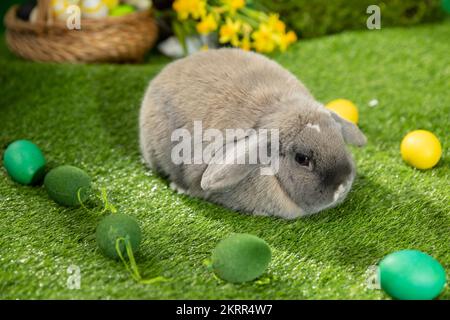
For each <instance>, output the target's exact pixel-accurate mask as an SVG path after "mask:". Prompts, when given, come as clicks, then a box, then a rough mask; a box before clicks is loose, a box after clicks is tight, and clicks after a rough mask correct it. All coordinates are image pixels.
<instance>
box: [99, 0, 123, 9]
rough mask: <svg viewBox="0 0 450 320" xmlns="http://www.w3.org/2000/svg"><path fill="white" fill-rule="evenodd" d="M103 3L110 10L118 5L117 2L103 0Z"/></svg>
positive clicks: (114, 0) (116, 0)
mask: <svg viewBox="0 0 450 320" xmlns="http://www.w3.org/2000/svg"><path fill="white" fill-rule="evenodd" d="M103 3H104V4H106V6H107V7H108V9H109V10H111V9H114V8H115V7H117V6H118V5H119V0H103Z"/></svg>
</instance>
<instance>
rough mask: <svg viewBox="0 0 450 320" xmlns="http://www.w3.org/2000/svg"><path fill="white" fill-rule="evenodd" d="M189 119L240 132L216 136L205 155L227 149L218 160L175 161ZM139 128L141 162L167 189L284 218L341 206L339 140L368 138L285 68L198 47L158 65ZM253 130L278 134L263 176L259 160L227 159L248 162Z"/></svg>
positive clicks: (343, 169) (346, 183) (346, 169)
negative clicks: (176, 134) (179, 137)
mask: <svg viewBox="0 0 450 320" xmlns="http://www.w3.org/2000/svg"><path fill="white" fill-rule="evenodd" d="M196 121H197V123H198V121H201V125H202V128H203V130H205V129H209V128H212V129H214V130H216V132H219V133H225V132H226V130H227V129H237V128H242V129H243V130H245V134H244V135H241V136H239V137H237V138H236V137H233V138H232V139H228V138H225V140H222V141H220V140H219V143H218V144H217V145H216V146H218V148H215V149H213V151H212V152H211V159H212V160H214V159H215V157H216V156H215V154H216V153H217V154H219V152H218V150H225V151H226V152H225V161H222V162H221V161H215V160H214V161H209V162H208V161H206V162H205V161H203V162H196V161H194V160H193V161H187V162H182V163H179V162H177V161H174V158H173V157H174V148H176V146H177V143H178V142H179V141H178V140H176V141H174V136H173V133H174V132H177V130H183V131H182V132H188V133H192V132H193V131H194V129H195V122H196ZM139 125H140V147H141V151H142V154H143V157H144V160H145V162H146V163H147V164H148V166H149V167H150V168H152V169H153V170H154V171H156V172H158V173H160V174H162V175H163V176H165V177H167V178H168V179H169V180H170V182H171V187H173V188H175V189H176V190H178V191H179V192H183V193H187V194H189V195H191V196H194V197H199V198H203V199H206V200H209V201H211V202H214V203H218V204H221V205H223V206H225V207H228V208H231V209H234V210H237V211H242V212H246V213H252V214H256V215H273V216H279V217H283V218H286V219H293V218H297V217H300V216H305V215H308V214H312V213H316V212H319V211H321V210H324V209H327V208H330V207H333V206H335V205H337V204H339V203H340V202H342V201H343V199H344V198H345V197H346V195H347V193H348V191H349V190H350V188H351V186H352V183H353V180H354V177H355V164H354V162H353V160H352V157H351V155H350V154H349V152H348V151H347V149H346V146H345V143H349V144H353V145H357V146H363V145H364V144H365V143H366V138H365V136H364V135H363V133H362V132H361V131H360V130H359V129H358V127H357V126H355V125H354V124H352V123H350V122H348V121H346V120H344V119H342V118H340V117H339V116H338V115H337V114H335V113H333V112H330V111H328V110H327V109H326V108H325V107H324V106H323V105H322V104H321V103H319V102H317V101H316V100H315V99H314V97H313V96H312V95H311V94H310V93H309V91H308V90H307V89H306V88H305V86H304V85H303V84H302V83H301V82H300V81H299V80H298V79H297V78H296V77H295V76H294V75H293V74H291V73H290V72H288V71H287V70H285V69H284V68H282V67H281V66H280V65H278V64H277V63H275V62H274V61H272V60H270V59H268V58H266V57H264V56H262V55H259V54H256V53H251V52H245V51H242V50H239V49H219V50H209V51H206V52H199V53H196V54H193V55H191V56H189V57H187V58H184V59H180V60H177V61H175V62H173V63H171V64H169V65H168V66H166V67H165V68H164V69H163V70H162V71H161V72H160V73H159V74H158V75H157V76H156V77H155V78H154V79H153V80H152V81H151V83H150V85H149V87H148V89H147V92H146V94H145V97H144V99H143V102H142V106H141V110H140V118H139ZM259 129H276V130H278V140H279V141H278V142H277V149H275V150H276V151H277V153H276V155H277V156H278V157H277V163H278V167H277V170H276V171H275V170H273V169H272V174H267V172H266V173H265V174H262V170H261V169H262V164H260V163H250V162H248V164H246V163H244V164H242V162H238V161H235V162H230V161H228V160H227V159H228V155H229V154H233V155H234V156H235V157H237V158H238V159H244V158H245V159H247V158H246V157H249V155H250V153H251V152H255V151H256V150H257V149H258V148H261V145H260V144H259V147H258V146H257V144H255V143H250V137H251V136H252V135H253V134H254V132H255V131H257V130H259ZM224 135H225V134H224ZM191 140H193V141H190V146H191V147H192V149H193V148H196V147H198V146H201V147H206V146H208V145H210V143H211V140H210V139H207V138H206V137H205V136H201V139H200V140H197V141H195V139H191ZM251 141H254V140H251ZM261 141H262V142H260V143H263V144H264V143H265V146H264V147H267V146H270V145H271V144H274V143H273V142H271V141H272V140H270V141H269V140H268V139H261ZM244 142H245V143H244ZM243 143H244V145H243ZM239 144H240V147H238V146H239ZM242 145H243V146H244V147H242ZM189 149H191V148H189ZM258 150H259V149H258ZM229 151H230V152H229ZM183 152H184V151H183ZM271 156H274V155H271ZM211 159H210V160H211ZM220 159H222V160H223V159H224V158H223V157H222V158H220ZM271 159H272V158H271Z"/></svg>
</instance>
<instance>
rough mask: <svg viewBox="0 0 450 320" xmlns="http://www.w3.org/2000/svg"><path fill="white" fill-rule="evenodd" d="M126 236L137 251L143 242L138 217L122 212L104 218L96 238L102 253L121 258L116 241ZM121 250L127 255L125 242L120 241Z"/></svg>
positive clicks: (123, 254) (99, 225)
mask: <svg viewBox="0 0 450 320" xmlns="http://www.w3.org/2000/svg"><path fill="white" fill-rule="evenodd" d="M118 238H124V239H125V240H128V241H129V243H130V244H131V249H132V250H133V253H135V252H136V251H137V250H138V248H139V244H140V243H141V229H140V228H139V224H138V223H137V221H136V219H134V218H132V217H130V216H128V215H126V214H122V213H113V214H110V215H108V216H106V217H105V218H103V219H102V220H101V221H100V223H99V224H98V226H97V231H96V239H97V245H98V246H99V248H100V250H101V251H102V253H103V254H104V255H105V256H107V257H109V258H112V259H117V258H119V254H118V253H117V250H116V241H117V239H118ZM119 247H120V250H121V253H122V256H123V257H127V255H126V249H125V244H124V242H123V241H121V242H120V245H119Z"/></svg>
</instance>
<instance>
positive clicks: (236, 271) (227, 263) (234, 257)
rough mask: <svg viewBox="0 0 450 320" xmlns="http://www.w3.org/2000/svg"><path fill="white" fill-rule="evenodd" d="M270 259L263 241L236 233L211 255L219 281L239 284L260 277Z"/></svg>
mask: <svg viewBox="0 0 450 320" xmlns="http://www.w3.org/2000/svg"><path fill="white" fill-rule="evenodd" d="M270 259H271V251H270V247H269V246H268V244H267V243H266V242H265V241H264V240H262V239H261V238H258V237H256V236H254V235H251V234H245V233H240V234H239V233H238V234H233V235H231V236H230V237H228V238H226V239H224V240H222V241H221V242H220V243H219V244H218V245H217V247H216V248H215V249H214V251H213V253H212V267H213V270H214V272H215V273H216V274H217V276H218V277H220V278H221V279H223V280H226V281H229V282H233V283H240V282H246V281H252V280H254V279H256V278H258V277H259V276H261V275H262V274H263V273H264V272H265V271H266V269H267V266H268V265H269V262H270Z"/></svg>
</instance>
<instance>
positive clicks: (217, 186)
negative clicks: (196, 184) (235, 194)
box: [200, 136, 258, 191]
mask: <svg viewBox="0 0 450 320" xmlns="http://www.w3.org/2000/svg"><path fill="white" fill-rule="evenodd" d="M257 152H258V139H255V136H245V137H243V138H242V139H239V140H237V141H232V142H229V143H227V144H225V145H224V146H223V147H222V148H221V149H219V150H217V152H216V153H215V155H214V156H213V158H212V159H211V161H210V162H209V164H208V167H207V168H206V170H205V171H204V172H203V175H202V180H201V183H200V184H201V187H202V189H203V190H205V191H216V190H222V189H227V188H230V187H233V186H235V185H236V184H238V183H239V182H240V181H241V180H242V179H244V178H245V177H246V176H247V175H248V174H249V173H250V172H252V171H253V170H255V169H256V168H257V167H258V165H257V163H256V161H253V162H250V161H247V159H250V157H251V156H253V155H257ZM250 163H252V164H250Z"/></svg>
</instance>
